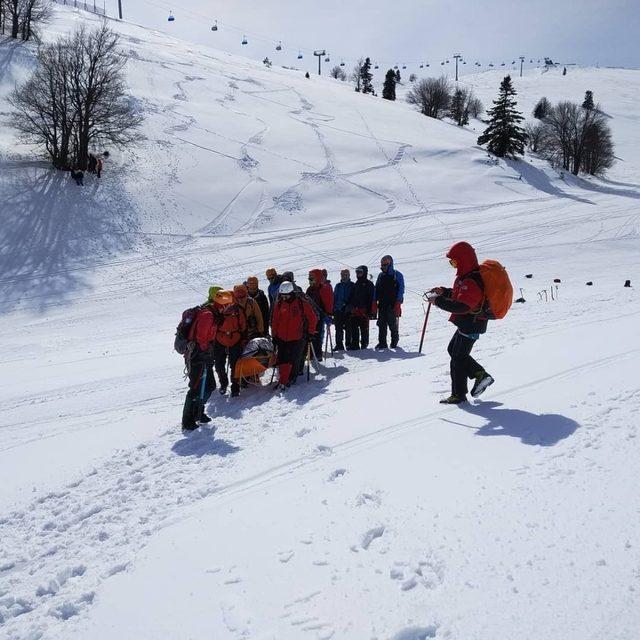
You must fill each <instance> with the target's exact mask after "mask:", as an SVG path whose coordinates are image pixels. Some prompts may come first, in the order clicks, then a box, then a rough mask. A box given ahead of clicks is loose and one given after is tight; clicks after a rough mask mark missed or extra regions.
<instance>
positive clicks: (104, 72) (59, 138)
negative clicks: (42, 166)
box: [10, 24, 142, 169]
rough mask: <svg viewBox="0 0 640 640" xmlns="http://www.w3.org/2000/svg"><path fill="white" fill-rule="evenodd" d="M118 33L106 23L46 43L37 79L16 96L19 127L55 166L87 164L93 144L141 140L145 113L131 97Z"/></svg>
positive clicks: (13, 101) (13, 97)
mask: <svg viewBox="0 0 640 640" xmlns="http://www.w3.org/2000/svg"><path fill="white" fill-rule="evenodd" d="M118 42H119V39H118V36H117V34H115V33H113V32H112V31H111V30H110V29H109V28H108V27H107V26H106V24H104V25H102V26H101V27H99V28H98V29H96V30H95V31H87V30H86V28H85V27H81V28H80V29H79V30H78V31H77V32H76V33H75V34H73V35H71V36H69V37H66V38H62V39H60V40H58V41H57V42H55V43H54V44H51V45H46V46H44V47H41V49H40V51H39V53H38V58H37V65H36V69H35V71H34V73H33V75H32V76H31V78H30V79H29V80H28V81H27V82H26V83H25V84H24V85H22V86H21V87H18V88H17V89H16V90H15V91H14V92H13V94H12V95H11V97H10V103H11V105H12V106H13V107H14V109H15V111H14V113H13V114H12V120H13V124H14V126H15V127H16V128H17V129H18V131H19V132H20V133H21V134H22V136H23V138H25V139H26V140H27V141H29V142H31V143H34V144H36V145H40V146H44V148H45V149H46V151H47V153H48V154H49V156H50V157H51V159H52V162H53V164H54V166H56V167H57V168H59V169H66V168H68V167H69V166H70V165H71V164H74V165H76V166H77V167H79V168H81V169H84V168H86V166H87V161H88V157H89V147H90V145H98V144H102V143H111V144H114V145H116V146H126V145H128V144H131V143H133V142H135V141H136V140H138V139H139V137H140V136H139V134H138V127H139V126H140V124H141V123H142V114H141V113H140V112H139V111H138V109H137V108H136V107H135V106H134V105H133V104H132V102H131V100H130V99H128V98H127V96H126V85H125V82H124V73H123V70H124V65H125V64H126V57H125V56H124V55H122V54H121V53H120V52H119V51H118V48H117V47H118Z"/></svg>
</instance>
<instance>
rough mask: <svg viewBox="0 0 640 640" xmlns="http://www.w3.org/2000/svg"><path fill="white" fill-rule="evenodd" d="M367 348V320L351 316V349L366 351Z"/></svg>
mask: <svg viewBox="0 0 640 640" xmlns="http://www.w3.org/2000/svg"><path fill="white" fill-rule="evenodd" d="M368 346H369V318H366V317H363V316H351V347H347V348H351V349H366V348H367V347H368Z"/></svg>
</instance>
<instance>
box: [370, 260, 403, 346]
mask: <svg viewBox="0 0 640 640" xmlns="http://www.w3.org/2000/svg"><path fill="white" fill-rule="evenodd" d="M375 297H376V303H377V305H378V344H377V345H376V349H378V350H382V349H386V348H387V329H388V330H389V332H390V333H391V345H390V346H391V348H392V349H395V348H396V347H397V346H398V341H399V339H400V336H399V333H398V318H400V316H401V315H402V303H403V302H404V276H403V275H402V274H401V273H400V272H399V271H398V270H397V269H395V267H394V265H393V258H392V257H391V256H383V257H382V259H381V260H380V273H379V274H378V279H377V280H376V287H375Z"/></svg>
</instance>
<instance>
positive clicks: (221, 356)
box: [213, 342, 242, 391]
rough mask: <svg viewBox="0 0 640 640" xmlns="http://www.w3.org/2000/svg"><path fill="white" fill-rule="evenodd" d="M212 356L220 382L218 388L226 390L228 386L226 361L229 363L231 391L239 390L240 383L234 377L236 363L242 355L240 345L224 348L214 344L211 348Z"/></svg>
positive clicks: (239, 343)
mask: <svg viewBox="0 0 640 640" xmlns="http://www.w3.org/2000/svg"><path fill="white" fill-rule="evenodd" d="M213 354H214V357H215V362H216V373H217V374H218V380H220V387H221V388H223V389H226V387H228V386H229V376H228V375H227V359H228V361H229V369H230V370H231V391H237V390H238V389H239V388H240V381H239V380H238V379H237V378H235V377H234V372H235V369H236V362H238V360H239V359H240V356H241V355H242V343H241V342H238V343H237V344H234V345H233V347H225V346H224V345H223V344H220V343H219V342H216V345H215V347H214V348H213Z"/></svg>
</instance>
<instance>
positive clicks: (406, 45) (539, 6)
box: [88, 0, 640, 72]
mask: <svg viewBox="0 0 640 640" xmlns="http://www.w3.org/2000/svg"><path fill="white" fill-rule="evenodd" d="M88 1H91V0H88ZM97 1H98V2H99V3H101V2H103V1H104V2H106V5H107V10H108V12H109V13H110V14H111V15H115V13H116V11H117V0H97ZM122 5H123V11H124V14H125V18H126V19H129V20H131V21H134V22H138V23H140V24H144V25H146V26H150V27H154V28H158V29H162V30H166V31H168V32H171V33H174V34H175V35H177V36H178V37H181V38H185V39H189V40H192V41H195V42H200V43H208V44H212V45H213V46H216V47H217V48H220V49H224V50H228V51H232V52H234V53H243V54H244V55H247V56H249V57H252V58H256V59H262V58H263V57H264V56H265V55H268V56H269V57H270V58H272V59H273V60H274V61H277V62H280V63H282V64H295V65H296V66H298V67H301V68H303V69H304V68H308V69H310V70H313V69H315V60H314V59H313V57H312V55H311V54H312V51H313V49H315V48H326V49H327V50H328V51H329V52H330V53H331V58H332V63H333V62H335V61H339V59H340V58H343V59H344V60H345V63H346V64H347V66H348V67H351V66H352V64H353V61H354V60H356V59H357V58H358V57H360V56H366V55H369V56H370V57H371V58H372V60H374V61H376V62H378V63H379V64H380V66H381V67H382V66H385V67H388V66H392V65H394V64H399V65H402V64H403V63H404V64H407V69H408V71H411V70H412V68H414V67H416V66H417V64H418V63H419V62H427V61H428V62H430V63H431V67H432V68H434V67H438V69H437V71H438V72H439V71H440V70H441V69H442V67H441V65H440V62H441V61H442V60H445V59H446V58H447V57H449V58H450V57H451V56H452V55H453V54H454V53H456V52H460V53H461V54H463V56H465V57H466V59H467V60H468V65H467V67H466V69H465V71H466V70H473V69H474V66H473V63H474V62H475V61H476V60H479V61H481V62H483V63H484V65H485V66H486V64H487V63H489V62H490V61H492V62H493V63H494V64H496V66H498V65H499V64H500V63H502V62H506V63H507V65H508V64H509V63H511V61H512V60H514V59H517V57H518V56H519V55H524V56H526V58H527V62H528V61H529V59H531V58H533V59H534V61H535V60H537V59H538V58H541V57H543V56H545V55H547V56H550V57H551V58H553V59H554V60H557V61H559V62H561V63H563V64H566V63H572V62H575V63H578V64H583V65H596V64H599V65H603V66H605V65H606V66H627V67H640V46H638V44H637V41H638V39H639V35H638V34H639V32H640V0H581V2H571V1H568V0H530V1H528V2H523V1H521V0H510V1H507V0H483V1H478V2H476V1H472V0H457V1H455V2H451V1H449V2H443V1H441V0H439V1H434V0H423V1H417V0H413V1H412V0H395V2H389V1H388V0H366V1H365V0H317V1H314V2H311V1H309V0H297V1H295V2H294V1H293V0H278V1H276V2H273V1H269V0H263V1H261V2H258V1H256V0H217V1H212V0H122ZM169 11H172V12H173V14H174V16H175V18H176V20H175V21H174V22H171V23H169V22H168V21H167V17H168V15H169ZM216 18H217V19H218V21H219V24H220V29H219V31H218V32H216V33H213V32H211V24H212V23H213V20H214V19H216ZM233 27H236V28H237V30H236V29H234V28H233ZM245 32H246V35H247V37H248V40H249V44H248V45H247V46H242V45H241V44H240V42H241V40H242V35H243V33H245ZM278 40H282V43H283V47H284V51H283V52H282V53H277V52H276V51H275V44H276V43H277V41H278ZM299 49H302V52H303V55H304V59H303V60H302V61H300V60H297V54H298V50H299Z"/></svg>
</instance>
